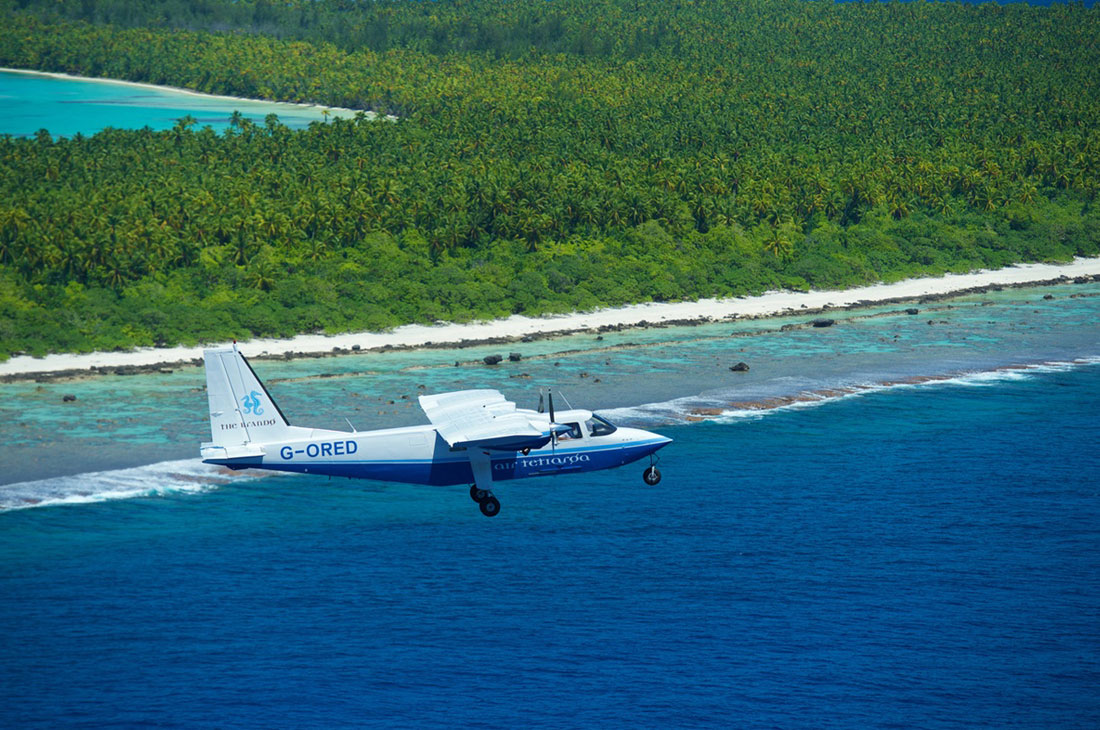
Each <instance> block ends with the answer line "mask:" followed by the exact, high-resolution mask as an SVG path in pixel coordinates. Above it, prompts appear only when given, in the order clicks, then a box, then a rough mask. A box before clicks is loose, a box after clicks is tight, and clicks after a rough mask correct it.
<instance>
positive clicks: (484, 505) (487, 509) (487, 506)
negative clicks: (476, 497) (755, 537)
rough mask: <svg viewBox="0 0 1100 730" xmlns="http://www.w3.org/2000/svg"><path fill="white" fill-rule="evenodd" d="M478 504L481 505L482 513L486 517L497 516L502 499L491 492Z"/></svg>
mask: <svg viewBox="0 0 1100 730" xmlns="http://www.w3.org/2000/svg"><path fill="white" fill-rule="evenodd" d="M478 506H479V507H481V514H483V515H485V516H486V517H496V516H497V513H498V512H500V501H499V500H497V498H496V497H494V496H493V495H491V494H490V495H489V496H488V497H486V498H485V500H484V501H482V502H480V503H478Z"/></svg>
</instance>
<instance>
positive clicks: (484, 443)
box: [200, 343, 672, 517]
mask: <svg viewBox="0 0 1100 730" xmlns="http://www.w3.org/2000/svg"><path fill="white" fill-rule="evenodd" d="M203 360H204V363H205V366H206V390H207V396H208V398H209V400H210V432H211V436H212V441H211V442H209V443H204V444H202V447H201V449H200V453H201V455H202V460H203V461H204V462H205V463H207V464H220V465H222V466H227V467H229V468H230V469H271V470H275V471H289V472H298V473H302V474H322V475H329V476H340V477H354V478H359V479H379V480H385V481H392V482H407V483H412V484H430V485H437V486H446V485H453V484H470V498H471V499H473V500H474V501H475V502H477V504H478V506H479V507H480V509H481V513H482V514H483V515H485V516H486V517H493V516H494V515H496V514H497V513H498V512H500V501H499V500H498V499H497V498H496V496H495V495H494V494H493V486H494V483H495V482H502V481H507V480H511V479H523V478H526V477H536V476H554V475H558V474H572V473H575V472H586V471H595V470H597V469H611V468H614V467H617V466H622V465H623V464H629V463H631V462H634V461H637V460H639V459H643V458H645V457H647V456H648V457H650V465H649V466H648V467H647V468H646V469H645V471H644V472H643V474H642V478H643V479H644V481H645V483H646V484H649V485H650V486H652V485H655V484H657V483H658V482H659V481H661V472H660V471H659V470H658V469H657V467H656V466H655V465H654V461H655V459H654V457H653V454H654V452H656V451H657V450H658V449H660V448H662V447H664V446H666V445H668V444H669V443H671V442H672V439H669V438H666V437H664V436H661V435H659V434H655V433H650V432H649V431H643V430H641V429H636V428H618V427H616V426H614V425H612V424H611V423H610V422H609V421H608V420H607V419H605V418H602V417H600V416H598V415H596V414H595V413H592V412H591V411H585V410H578V409H574V408H571V409H570V410H567V411H559V412H557V413H555V411H554V400H553V396H552V395H550V397H549V399H548V400H549V407H550V408H549V413H543V412H541V411H542V409H541V403H542V399H541V397H540V408H539V410H538V411H534V410H527V409H523V408H517V407H516V404H515V403H513V402H511V401H508V400H505V398H504V396H503V395H501V394H500V393H499V392H498V391H496V390H459V391H455V392H451V393H440V394H437V395H422V396H420V406H421V408H423V409H424V413H425V415H426V416H427V417H428V420H429V421H430V422H431V423H430V425H424V426H407V427H403V428H386V429H381V430H376V431H356V430H354V427H352V430H351V431H332V430H327V429H319V428H307V427H302V426H291V425H290V423H289V422H288V421H287V419H286V416H284V415H283V412H282V411H281V410H280V409H279V406H277V405H276V404H275V401H274V400H273V399H272V397H271V394H270V393H268V392H267V388H265V387H264V385H263V383H261V382H260V379H259V378H258V377H257V376H256V373H255V371H253V370H252V366H251V365H249V364H248V361H247V360H246V359H245V358H244V356H243V355H242V354H241V353H240V351H239V350H238V349H237V345H236V343H234V344H233V346H232V347H222V348H216V349H210V350H204V351H203ZM348 425H349V426H350V425H351V423H350V422H349V423H348Z"/></svg>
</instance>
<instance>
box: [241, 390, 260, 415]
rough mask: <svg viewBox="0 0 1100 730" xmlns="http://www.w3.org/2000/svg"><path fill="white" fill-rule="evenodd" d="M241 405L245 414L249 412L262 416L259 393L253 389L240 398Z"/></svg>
mask: <svg viewBox="0 0 1100 730" xmlns="http://www.w3.org/2000/svg"><path fill="white" fill-rule="evenodd" d="M241 405H242V406H244V412H245V413H246V414H248V413H251V414H252V415H253V416H262V415H263V412H264V409H263V408H260V394H259V393H258V392H256V391H255V390H254V391H252V392H251V393H249V394H248V395H246V396H245V397H244V398H241Z"/></svg>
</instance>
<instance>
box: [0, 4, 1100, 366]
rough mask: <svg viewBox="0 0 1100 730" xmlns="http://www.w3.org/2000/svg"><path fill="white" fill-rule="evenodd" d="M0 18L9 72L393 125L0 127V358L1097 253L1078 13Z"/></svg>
mask: <svg viewBox="0 0 1100 730" xmlns="http://www.w3.org/2000/svg"><path fill="white" fill-rule="evenodd" d="M0 10H2V12H3V13H4V14H5V15H6V17H5V19H4V24H3V27H0V64H2V65H9V66H19V67H24V68H39V69H45V70H56V71H67V72H72V73H80V74H86V75H103V76H111V77H115V78H126V79H132V80H136V81H147V82H154V83H167V84H172V85H178V86H187V87H190V88H195V89H198V90H202V91H209V92H216V93H225V94H235V95H241V96H253V97H263V98H272V99H280V100H290V101H297V100H308V101H315V102H320V103H325V104H329V105H333V106H350V107H354V108H361V109H371V110H377V111H380V112H385V113H392V114H396V115H397V116H398V117H399V119H398V120H397V121H394V122H386V121H371V120H369V119H366V118H360V119H357V120H355V121H337V122H333V123H330V124H315V125H314V126H313V127H312V128H310V129H309V130H304V131H301V132H293V131H290V130H288V129H287V128H285V127H283V126H282V125H280V124H278V122H277V120H274V119H269V122H268V124H267V125H265V126H256V125H252V124H249V123H247V122H245V121H242V122H241V123H239V124H237V125H236V127H235V128H234V129H232V130H231V131H230V132H228V133H226V134H224V135H221V134H216V133H214V132H212V131H210V130H208V129H205V130H204V129H196V128H195V126H194V125H193V124H191V123H190V122H191V120H183V121H181V123H180V124H178V125H177V126H176V128H175V129H173V130H171V131H167V132H160V133H154V132H151V131H148V130H137V131H108V132H104V133H101V134H99V135H96V136H94V137H90V138H76V139H62V140H56V139H52V138H51V137H50V136H49V135H48V134H47V133H41V134H40V135H38V137H37V138H35V139H10V138H9V139H2V140H0V191H2V194H0V357H2V356H3V355H4V354H5V353H7V354H10V353H12V352H17V351H28V352H34V353H40V352H44V351H46V350H51V349H62V350H87V349H92V348H96V349H103V348H108V349H109V348H112V347H122V346H129V345H133V344H154V343H158V344H160V343H164V344H167V343H175V342H196V341H200V340H203V339H218V338H228V337H234V336H236V337H239V338H243V337H244V336H246V335H247V334H248V333H254V334H264V335H271V334H292V333H296V332H301V331H312V330H319V329H324V330H330V331H335V330H346V329H356V328H365V327H369V328H378V327H385V326H391V325H395V324H399V323H403V322H411V321H432V320H435V319H467V318H472V317H486V316H496V315H503V314H508V313H512V312H525V313H540V312H548V311H562V310H568V309H576V308H588V307H594V306H597V305H600V304H618V303H623V302H627V301H641V300H648V299H658V300H661V299H678V298H694V297H699V296H712V295H728V294H740V293H747V292H755V291H761V290H764V289H767V288H773V287H779V286H786V287H795V288H803V287H806V286H834V287H835V286H845V285H853V284H856V283H862V282H868V281H874V280H878V279H888V280H889V279H897V278H903V277H906V276H912V275H916V274H919V273H927V272H942V271H947V270H965V269H969V268H973V267H977V266H990V265H1003V264H1007V263H1010V262H1014V261H1023V260H1046V259H1065V258H1068V257H1070V256H1072V255H1074V254H1077V253H1080V254H1091V255H1095V254H1097V253H1100V209H1098V208H1097V205H1096V198H1097V193H1098V192H1100V75H1098V74H1096V71H1095V70H1096V69H1097V68H1100V13H1098V12H1097V11H1096V10H1089V9H1085V8H1083V7H1080V6H1061V7H1055V8H1049V9H1047V8H1034V7H1028V6H1022V5H1013V6H1006V7H1001V6H996V5H992V4H990V5H983V6H979V7H973V6H962V5H954V4H946V3H937V4H928V3H906V4H899V3H892V4H846V5H833V4H830V3H822V2H803V1H802V0H790V1H786V0H777V1H771V2H766V1H765V0H748V1H747V2H732V0H720V1H714V2H704V1H703V0H699V1H698V2H695V3H691V2H683V3H679V4H677V3H664V2H655V1H649V0H637V2H635V0H603V1H596V2H583V1H581V0H557V1H554V2H546V1H545V0H522V1H517V2H511V3H503V2H495V1H490V0H468V1H465V2H462V1H460V0H455V1H454V2H443V1H440V2H365V3H353V2H346V1H344V2H282V3H271V2H225V1H223V0H205V1H204V2H182V0H177V1H176V2H165V3H157V2H148V3H140V4H133V3H123V2H107V1H97V0H86V1H85V2H83V3H61V4H60V5H58V4H55V3H52V2H15V3H13V2H7V3H0ZM89 21H91V22H89Z"/></svg>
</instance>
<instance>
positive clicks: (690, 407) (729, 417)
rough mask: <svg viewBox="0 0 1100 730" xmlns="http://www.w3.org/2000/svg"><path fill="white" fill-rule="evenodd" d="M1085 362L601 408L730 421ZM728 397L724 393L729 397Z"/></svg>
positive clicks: (629, 422) (633, 416) (653, 418)
mask: <svg viewBox="0 0 1100 730" xmlns="http://www.w3.org/2000/svg"><path fill="white" fill-rule="evenodd" d="M1089 365H1100V357H1084V358H1077V359H1075V360H1070V361H1054V362H1044V363H1037V364H1029V365H1008V366H1005V367H1001V368H996V369H994V370H983V371H968V372H960V373H950V374H944V375H920V376H910V377H904V378H899V379H896V380H883V381H880V382H859V383H852V384H844V385H837V386H831V387H822V388H814V389H804V390H800V391H797V392H795V393H790V394H785V395H770V396H765V397H756V398H747V399H742V398H736V397H735V395H736V394H735V393H732V392H729V391H726V392H723V393H722V394H720V395H715V394H707V395H701V396H690V397H686V398H676V399H674V400H670V401H664V402H662V403H647V404H644V405H640V406H633V407H628V408H614V409H606V410H601V411H600V414H601V415H604V416H607V417H608V418H610V419H611V420H613V421H615V422H617V423H622V424H623V425H625V426H639V427H643V428H645V427H654V426H668V425H678V424H684V423H697V422H700V421H711V422H716V423H729V422H731V421H736V420H740V419H757V418H763V417H764V416H767V415H769V414H772V413H777V412H781V411H789V410H798V409H802V408H815V407H817V406H821V405H825V404H827V403H832V402H834V401H838V400H840V399H842V398H854V397H858V396H861V395H866V394H868V393H877V392H881V391H885V390H894V389H898V388H915V387H921V386H928V385H954V386H962V387H971V388H982V387H989V386H994V385H997V384H999V383H1004V382H1010V381H1018V380H1027V379H1030V378H1033V377H1035V376H1036V375H1039V374H1042V373H1060V372H1067V371H1070V370H1075V369H1077V368H1080V367H1085V366H1089ZM727 397H728V398H727Z"/></svg>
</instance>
